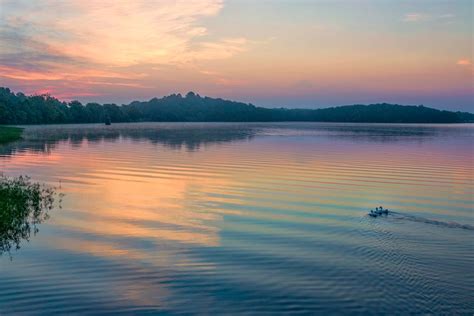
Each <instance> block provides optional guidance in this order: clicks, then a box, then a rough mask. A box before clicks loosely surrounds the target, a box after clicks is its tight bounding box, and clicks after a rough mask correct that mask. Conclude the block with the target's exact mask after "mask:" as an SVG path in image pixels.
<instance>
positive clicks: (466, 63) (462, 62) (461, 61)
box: [456, 59, 472, 66]
mask: <svg viewBox="0 0 474 316" xmlns="http://www.w3.org/2000/svg"><path fill="white" fill-rule="evenodd" d="M471 64H472V63H471V61H470V60H469V59H459V60H458V62H457V63H456V65H461V66H469V65H471Z"/></svg>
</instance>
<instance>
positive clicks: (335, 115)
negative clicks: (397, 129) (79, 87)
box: [0, 88, 474, 124]
mask: <svg viewBox="0 0 474 316" xmlns="http://www.w3.org/2000/svg"><path fill="white" fill-rule="evenodd" d="M108 120H110V121H112V122H139V121H148V122H178V121H179V122H270V121H271V122H275V121H313V122H368V123H461V122H466V121H473V120H474V115H473V114H471V113H462V112H450V111H440V110H436V109H431V108H427V107H424V106H402V105H398V104H386V103H382V104H371V105H348V106H340V107H333V108H326V109H315V110H309V109H267V108H261V107H256V106H254V105H252V104H245V103H240V102H233V101H228V100H223V99H214V98H208V97H201V96H199V95H198V94H195V93H193V92H189V93H188V94H186V96H185V97H183V96H181V94H172V95H170V96H166V97H163V98H161V99H157V98H153V99H151V100H150V101H146V102H138V101H135V102H132V103H130V104H129V105H122V106H117V105H116V104H104V105H100V104H97V103H88V104H86V105H85V106H84V105H82V104H81V103H80V102H79V101H72V102H69V103H66V102H61V101H59V100H57V99H55V98H53V97H51V96H49V95H40V96H38V95H37V96H29V97H28V96H25V95H24V94H22V93H17V94H14V93H13V92H11V91H10V89H8V88H0V124H53V123H104V122H105V121H108Z"/></svg>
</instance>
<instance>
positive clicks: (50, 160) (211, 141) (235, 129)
mask: <svg viewBox="0 0 474 316" xmlns="http://www.w3.org/2000/svg"><path fill="white" fill-rule="evenodd" d="M473 136H474V127H473V126H472V125H445V126H440V125H377V124H367V125H364V124H359V125H356V124H309V123H298V124H290V123H281V124H160V123H144V124H114V125H112V126H109V127H105V126H102V125H75V126H49V127H35V126H31V127H27V129H26V134H25V139H24V140H22V141H20V142H16V143H13V144H10V145H7V146H3V147H0V168H1V169H0V170H1V171H2V172H3V173H5V174H6V175H9V176H13V175H20V174H26V175H30V176H31V177H32V179H33V180H35V181H40V182H43V183H47V184H49V185H52V186H60V187H61V188H60V191H61V192H62V193H65V194H66V196H65V198H64V200H63V203H62V207H63V209H62V210H59V209H55V210H53V211H51V212H50V215H51V218H50V219H49V220H48V221H47V222H45V223H43V224H41V225H40V226H39V232H38V233H37V234H36V235H35V236H32V237H31V238H30V241H29V242H27V241H23V242H22V243H21V249H19V250H17V251H12V252H11V253H10V254H8V253H3V255H2V256H0V278H1V279H0V280H1V281H0V314H53V313H67V314H73V313H89V314H100V313H111V314H119V313H124V314H141V313H143V314H147V313H148V314H155V313H157V312H162V313H165V314H177V313H185V314H189V313H199V314H215V313H226V314H235V313H264V314H276V313H294V314H298V313H301V314H314V313H325V314H327V313H330V314H336V313H360V314H379V313H394V314H400V313H436V314H440V313H460V314H472V313H474V288H473V284H474V268H473V267H474V252H473V250H474V239H473V237H474V216H473V193H474V192H473V191H474V185H473V171H474V162H473V142H472V139H473V138H472V137H473ZM378 205H383V206H385V207H387V208H389V209H391V210H393V211H395V212H397V213H395V214H390V215H389V216H387V217H384V218H370V217H368V216H367V212H368V211H369V210H370V209H371V208H374V207H375V206H378Z"/></svg>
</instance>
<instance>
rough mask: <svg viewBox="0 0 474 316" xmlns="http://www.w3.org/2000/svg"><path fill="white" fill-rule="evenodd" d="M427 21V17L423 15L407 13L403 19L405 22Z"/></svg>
mask: <svg viewBox="0 0 474 316" xmlns="http://www.w3.org/2000/svg"><path fill="white" fill-rule="evenodd" d="M426 19H427V16H426V15H424V14H421V13H407V14H405V15H404V17H403V21H405V22H419V21H423V20H426Z"/></svg>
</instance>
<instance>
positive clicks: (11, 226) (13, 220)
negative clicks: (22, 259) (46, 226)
mask: <svg viewBox="0 0 474 316" xmlns="http://www.w3.org/2000/svg"><path fill="white" fill-rule="evenodd" d="M55 198H56V191H55V189H54V188H51V187H46V186H42V185H40V184H39V183H33V182H31V181H30V179H29V178H28V177H22V176H20V177H18V178H8V177H5V176H3V175H2V176H0V255H1V254H2V253H4V252H8V253H10V251H11V250H12V248H13V249H16V250H18V249H20V245H21V242H22V241H23V240H26V241H29V239H30V237H31V235H32V234H36V233H37V232H38V227H37V225H38V224H40V223H42V222H43V221H45V220H47V219H48V218H49V215H48V211H50V210H52V209H53V207H54V205H55V203H54V202H55ZM59 198H60V200H59V202H61V198H62V195H60V196H59Z"/></svg>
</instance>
